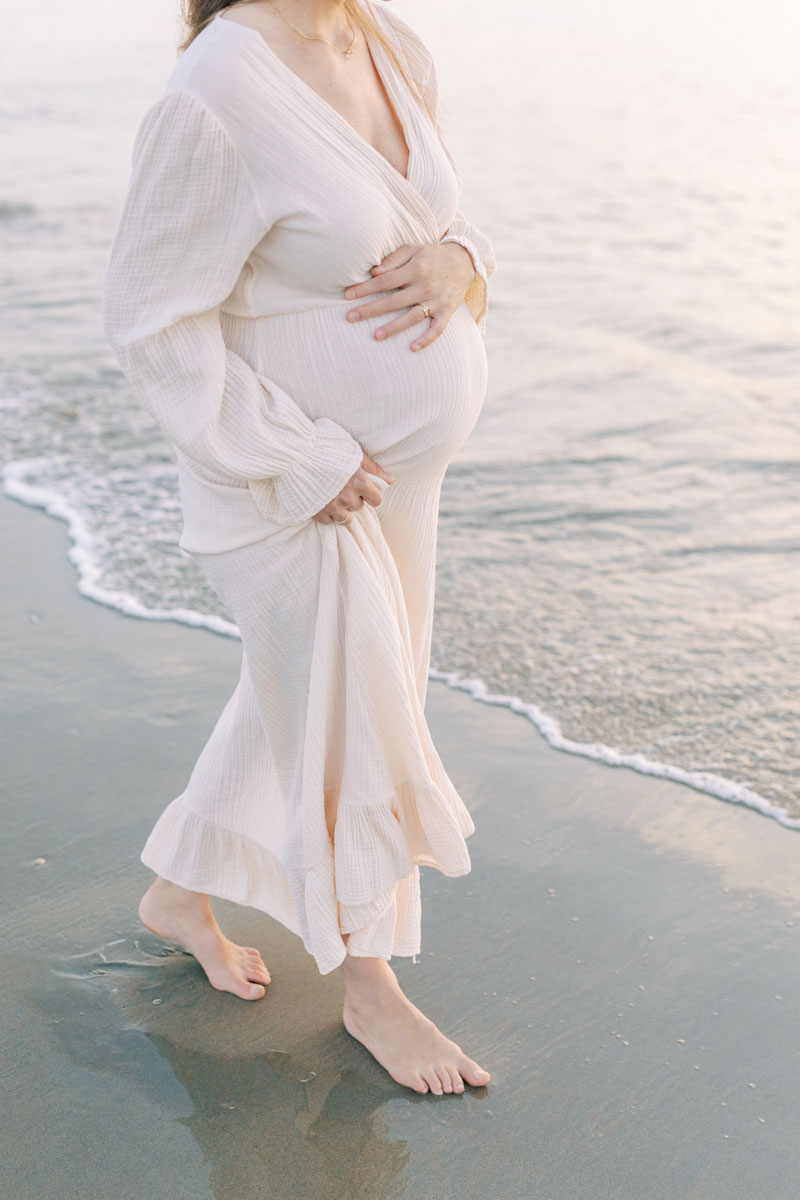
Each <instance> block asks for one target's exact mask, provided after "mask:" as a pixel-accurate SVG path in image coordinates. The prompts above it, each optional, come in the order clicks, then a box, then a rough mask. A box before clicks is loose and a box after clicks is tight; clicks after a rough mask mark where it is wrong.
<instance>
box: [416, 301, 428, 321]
mask: <svg viewBox="0 0 800 1200" xmlns="http://www.w3.org/2000/svg"><path fill="white" fill-rule="evenodd" d="M417 307H418V308H421V309H422V311H423V312H424V314H425V316H426V317H429V316H430V315H431V310H430V309H429V308H428V306H427V304H420V303H419V301H417Z"/></svg>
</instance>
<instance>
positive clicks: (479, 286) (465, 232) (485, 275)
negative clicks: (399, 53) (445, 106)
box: [422, 58, 497, 333]
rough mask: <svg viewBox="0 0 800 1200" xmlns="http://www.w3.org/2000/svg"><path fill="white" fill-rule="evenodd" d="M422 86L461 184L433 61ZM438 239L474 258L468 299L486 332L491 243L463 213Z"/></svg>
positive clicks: (492, 267)
mask: <svg viewBox="0 0 800 1200" xmlns="http://www.w3.org/2000/svg"><path fill="white" fill-rule="evenodd" d="M422 86H423V93H424V95H425V97H426V99H427V102H428V105H429V107H430V110H431V112H432V113H433V114H434V119H435V122H436V129H437V132H438V134H439V140H440V141H441V143H442V146H443V147H444V150H445V153H446V154H447V157H448V158H449V160H450V163H451V165H452V168H453V170H454V171H455V173H456V177H457V178H458V180H459V183H460V182H461V176H460V174H459V171H458V167H457V165H456V162H455V159H454V158H453V155H452V153H451V151H450V148H449V146H448V145H447V142H446V140H445V137H444V133H443V131H442V127H441V124H440V121H439V88H438V82H437V78H436V67H435V65H434V62H433V59H432V58H430V60H429V63H428V70H427V76H426V79H425V82H424V84H423V85H422ZM439 240H440V242H458V243H459V245H461V246H463V247H464V249H465V250H466V251H467V252H468V253H469V255H470V257H471V259H472V265H473V267H474V268H475V277H474V279H473V280H472V283H471V284H470V286H469V290H468V291H467V294H466V296H465V300H466V302H467V305H468V307H469V309H470V312H471V313H472V315H473V316H474V318H475V320H476V322H477V324H478V327H479V328H480V331H481V333H485V332H486V313H487V311H488V307H489V278H490V277H491V275H493V274H494V272H495V270H496V269H497V261H496V259H495V255H494V250H493V249H492V244H491V242H490V241H489V239H488V238H487V237H486V235H485V234H484V233H482V232H481V231H480V229H478V228H477V227H476V226H475V225H473V224H472V222H471V221H468V220H467V218H466V217H465V216H464V214H463V213H462V212H461V211H459V212H457V213H456V215H455V219H454V220H453V221H452V222H451V223H450V226H449V228H448V229H447V231H446V233H445V234H444V236H443V237H442V238H440V239H439Z"/></svg>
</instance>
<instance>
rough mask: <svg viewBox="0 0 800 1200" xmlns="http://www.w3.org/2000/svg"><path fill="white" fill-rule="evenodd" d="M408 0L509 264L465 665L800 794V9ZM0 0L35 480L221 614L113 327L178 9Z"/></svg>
mask: <svg viewBox="0 0 800 1200" xmlns="http://www.w3.org/2000/svg"><path fill="white" fill-rule="evenodd" d="M392 2H393V3H396V4H398V7H399V11H400V12H401V14H402V15H404V16H405V17H406V19H407V20H409V21H410V22H411V23H412V24H413V25H415V26H416V27H417V28H418V29H419V30H420V32H421V33H423V35H424V36H426V38H427V40H428V42H429V44H430V45H431V47H432V49H433V50H434V53H435V55H436V60H437V64H438V69H439V74H440V77H441V82H442V89H443V92H444V95H445V98H446V104H447V112H446V117H445V120H446V127H447V130H448V133H449V140H450V143H451V146H452V148H453V150H454V152H455V154H456V157H457V160H458V162H459V166H460V169H461V174H462V176H463V180H464V197H463V208H464V209H465V211H466V212H467V213H468V215H469V216H470V217H471V219H473V220H474V221H475V222H476V223H477V224H479V225H480V226H481V227H482V228H484V229H485V230H486V232H487V233H488V234H489V235H490V237H491V238H492V240H493V242H494V245H495V249H496V252H497V256H498V260H499V263H500V267H499V269H498V272H497V275H496V276H495V278H494V280H493V282H492V297H491V309H490V313H489V318H488V342H487V348H488V352H489V359H490V383H489V392H488V395H487V400H486V405H485V408H484V412H483V414H482V416H481V419H480V421H479V424H478V427H477V429H476V431H475V432H474V433H473V435H472V437H471V439H470V440H469V442H468V443H467V445H466V446H465V447H464V449H463V450H462V452H461V453H460V455H459V456H458V458H457V460H456V461H455V462H454V463H453V464H452V466H451V468H450V470H449V472H448V475H447V478H446V480H445V485H444V489H443V493H442V508H441V523H440V543H439V556H438V574H437V608H436V621H435V628H434V648H433V663H434V665H435V668H436V669H437V670H438V671H439V672H444V673H451V672H452V673H456V675H457V676H458V677H459V678H460V680H461V681H462V682H464V681H465V680H466V681H468V680H470V679H473V678H479V679H480V680H482V681H483V682H484V684H485V688H486V689H488V691H489V692H490V693H502V694H504V695H507V696H515V697H518V698H520V700H522V701H524V702H526V703H528V704H531V705H535V706H537V709H538V710H541V713H542V714H547V716H548V717H549V718H551V719H552V720H553V721H555V722H557V723H558V724H559V725H560V727H561V731H562V734H563V736H564V737H566V738H568V739H570V740H571V741H572V742H576V743H580V744H586V745H587V746H589V747H595V749H594V750H593V752H594V753H602V754H606V752H605V751H601V750H598V749H597V746H598V744H599V745H602V746H605V747H610V748H613V749H615V750H616V751H617V752H618V753H619V754H621V755H628V756H630V755H639V756H642V758H643V759H644V760H647V762H649V763H651V764H653V763H662V764H667V765H668V766H669V767H672V768H675V769H676V770H677V771H678V772H679V773H680V772H693V773H705V774H706V775H709V774H710V775H712V776H715V777H717V779H718V780H719V783H714V782H713V781H709V780H707V779H706V780H705V781H703V780H702V779H699V780H698V783H700V784H701V785H703V786H708V787H709V789H710V790H712V791H713V790H716V791H718V792H720V793H726V794H727V795H728V798H730V799H737V798H738V799H741V800H744V801H745V802H750V803H755V804H757V805H758V804H759V800H758V798H759V797H760V798H762V800H763V801H764V802H765V805H766V806H767V807H768V806H770V805H771V806H774V814H775V815H778V816H779V817H780V816H781V811H780V810H785V812H786V813H788V814H791V816H792V817H794V818H797V817H800V749H798V737H797V732H798V731H797V713H798V707H800V705H799V704H798V701H799V700H800V685H799V684H798V680H800V636H798V596H799V595H800V558H799V557H798V550H799V549H800V499H799V498H798V497H799V493H800V489H799V488H798V483H800V413H799V410H798V404H797V392H798V378H800V340H799V339H798V333H800V321H798V316H797V295H798V284H800V235H799V234H798V228H799V226H798V215H800V140H799V139H798V138H797V136H796V130H797V127H798V119H800V80H798V78H797V72H796V70H795V63H794V54H793V47H795V46H796V45H797V43H798V34H800V14H798V12H797V10H796V9H795V7H794V6H793V5H791V4H789V3H788V2H787V0H765V2H763V3H761V4H759V5H758V6H756V5H753V4H751V3H749V2H748V3H746V4H744V5H740V6H738V7H737V8H736V9H735V10H733V9H731V8H730V6H729V5H723V4H722V3H721V2H719V0H708V3H707V4H705V5H704V6H703V8H702V10H701V9H699V8H698V6H696V5H692V4H689V3H688V0H676V3H675V4H673V5H671V6H670V8H669V10H666V9H665V8H664V6H663V5H656V4H655V3H654V2H653V0H645V2H643V3H642V4H640V5H637V6H636V7H635V10H634V9H632V6H630V5H629V4H628V3H626V2H625V0H608V3H607V4H605V5H604V6H602V8H601V9H598V8H597V7H596V6H593V5H590V4H589V3H588V0H561V2H560V3H559V4H557V5H556V4H555V3H534V4H532V5H523V4H522V3H521V0H501V3H499V4H497V5H495V6H492V8H491V10H489V9H488V8H487V6H486V5H479V4H477V3H474V2H473V0H468V2H467V3H461V4H458V5H456V4H455V3H454V0H441V3H440V4H438V5H437V6H436V7H435V9H433V8H428V7H426V6H423V5H422V4H421V3H420V2H419V0H407V2H404V3H398V0H392ZM176 7H177V6H176ZM0 12H1V13H2V14H3V17H4V27H5V29H6V31H7V37H6V38H5V39H4V45H3V46H2V48H0V80H2V82H1V83H0V120H1V121H2V126H3V129H4V151H3V154H2V156H0V261H1V262H2V267H0V297H1V298H2V305H3V322H2V326H0V428H1V429H2V439H3V460H4V462H5V463H6V464H11V465H10V466H7V469H6V487H7V490H8V491H10V492H11V494H15V495H17V496H19V497H20V498H22V499H26V500H28V501H29V502H31V503H40V504H44V503H47V504H48V505H49V506H50V508H51V510H52V511H54V512H55V513H56V514H57V515H62V516H68V517H70V518H71V519H72V522H73V530H74V532H75V534H76V536H77V537H78V547H77V552H76V554H75V560H76V562H77V563H78V564H79V565H80V567H81V570H82V572H83V580H84V582H83V587H84V590H86V591H87V592H89V593H90V594H94V595H96V596H97V597H98V598H101V599H104V600H106V601H107V602H110V603H117V604H119V605H120V606H121V607H127V608H128V609H133V610H135V611H141V613H142V615H145V610H150V611H151V612H154V613H159V614H162V615H165V614H173V615H177V616H178V618H179V619H188V620H199V621H207V622H208V623H209V624H211V625H212V626H216V627H218V628H224V624H223V622H224V618H225V614H224V613H223V612H221V610H220V608H219V602H218V601H217V599H216V597H215V596H214V595H213V593H211V592H210V591H209V590H208V588H207V586H206V585H205V583H204V581H203V579H202V576H201V574H200V572H199V568H198V567H197V566H196V565H195V564H194V563H192V562H191V561H190V560H188V559H187V558H185V557H184V556H183V555H182V554H181V553H180V552H179V551H178V550H177V547H176V544H175V543H176V542H177V538H178V535H179V532H180V508H179V503H178V496H177V490H176V478H175V471H174V466H173V460H172V455H171V451H170V448H169V446H168V444H167V443H166V442H165V441H164V440H163V438H162V437H161V435H160V434H159V433H158V431H157V430H155V429H154V426H153V423H152V421H151V420H150V418H149V417H148V416H147V414H146V413H144V412H143V411H142V410H141V409H140V408H139V406H138V405H137V404H136V403H135V402H134V401H133V399H132V397H131V395H130V392H129V390H128V388H127V385H126V383H125V381H124V379H123V378H122V376H121V374H120V372H119V370H118V368H117V365H116V361H115V359H114V357H113V355H112V354H111V351H110V350H109V348H108V347H107V345H106V344H105V341H104V337H103V332H102V328H101V322H100V293H101V288H102V277H103V271H104V266H105V261H106V256H107V252H108V248H109V245H110V239H111V236H112V234H113V230H114V226H115V221H116V218H117V214H118V212H119V207H120V204H121V201H122V197H123V195H124V189H125V184H126V179H127V170H128V163H129V156H130V149H131V144H132V139H133V134H134V131H135V128H136V125H137V124H138V121H139V120H140V118H141V115H142V113H143V112H144V110H145V108H146V107H147V106H148V105H149V104H150V103H151V102H152V100H154V99H155V98H156V97H157V96H158V94H159V92H160V89H161V86H162V84H163V82H164V80H165V79H166V77H167V75H168V74H169V71H170V69H171V64H172V62H173V60H174V45H175V42H176V40H177V20H176V19H175V18H174V17H173V13H172V9H171V8H170V6H168V5H165V4H163V2H161V0H159V2H158V3H156V0H141V2H140V3H139V4H137V5H136V6H128V5H124V4H122V3H121V2H118V0H113V2H109V0H104V2H103V4H100V3H99V0H88V2H87V0H84V3H83V4H81V5H78V4H76V3H74V0H66V2H65V3H60V4H56V3H55V0H43V3H42V4H41V5H39V6H37V7H36V10H35V11H33V10H20V8H19V6H14V7H13V8H12V6H11V5H10V3H8V0H0ZM347 282H349V281H343V286H344V285H345V284H346V283H347ZM193 614H194V615H193ZM451 681H452V682H458V680H456V679H454V678H452V677H451ZM465 686H466V684H465ZM477 690H480V689H477ZM532 715H533V714H532ZM540 723H542V724H544V725H545V726H546V729H545V731H546V732H548V733H549V735H550V736H551V737H555V736H556V735H555V733H554V728H553V727H552V726H550V725H547V722H546V721H545V719H544V718H542V720H541V721H540ZM606 756H607V757H610V758H612V759H613V755H611V754H606ZM643 765H645V766H646V763H645V764H643ZM724 781H728V784H729V785H736V786H729V787H727V788H726V786H725V783H724ZM784 819H785V818H784Z"/></svg>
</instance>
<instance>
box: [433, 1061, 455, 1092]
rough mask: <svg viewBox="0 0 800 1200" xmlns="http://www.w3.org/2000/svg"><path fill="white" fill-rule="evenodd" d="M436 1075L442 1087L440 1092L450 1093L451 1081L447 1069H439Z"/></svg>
mask: <svg viewBox="0 0 800 1200" xmlns="http://www.w3.org/2000/svg"><path fill="white" fill-rule="evenodd" d="M436 1074H437V1075H438V1076H439V1080H440V1082H441V1085H442V1091H445V1092H452V1090H453V1081H452V1079H451V1078H450V1072H449V1071H448V1069H447V1067H439V1069H438V1070H437V1072H436Z"/></svg>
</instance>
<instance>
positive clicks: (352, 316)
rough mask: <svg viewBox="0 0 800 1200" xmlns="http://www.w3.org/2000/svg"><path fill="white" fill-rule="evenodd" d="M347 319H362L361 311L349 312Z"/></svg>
mask: <svg viewBox="0 0 800 1200" xmlns="http://www.w3.org/2000/svg"><path fill="white" fill-rule="evenodd" d="M347 319H348V321H360V320H361V313H359V312H349V313H348V314H347Z"/></svg>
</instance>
